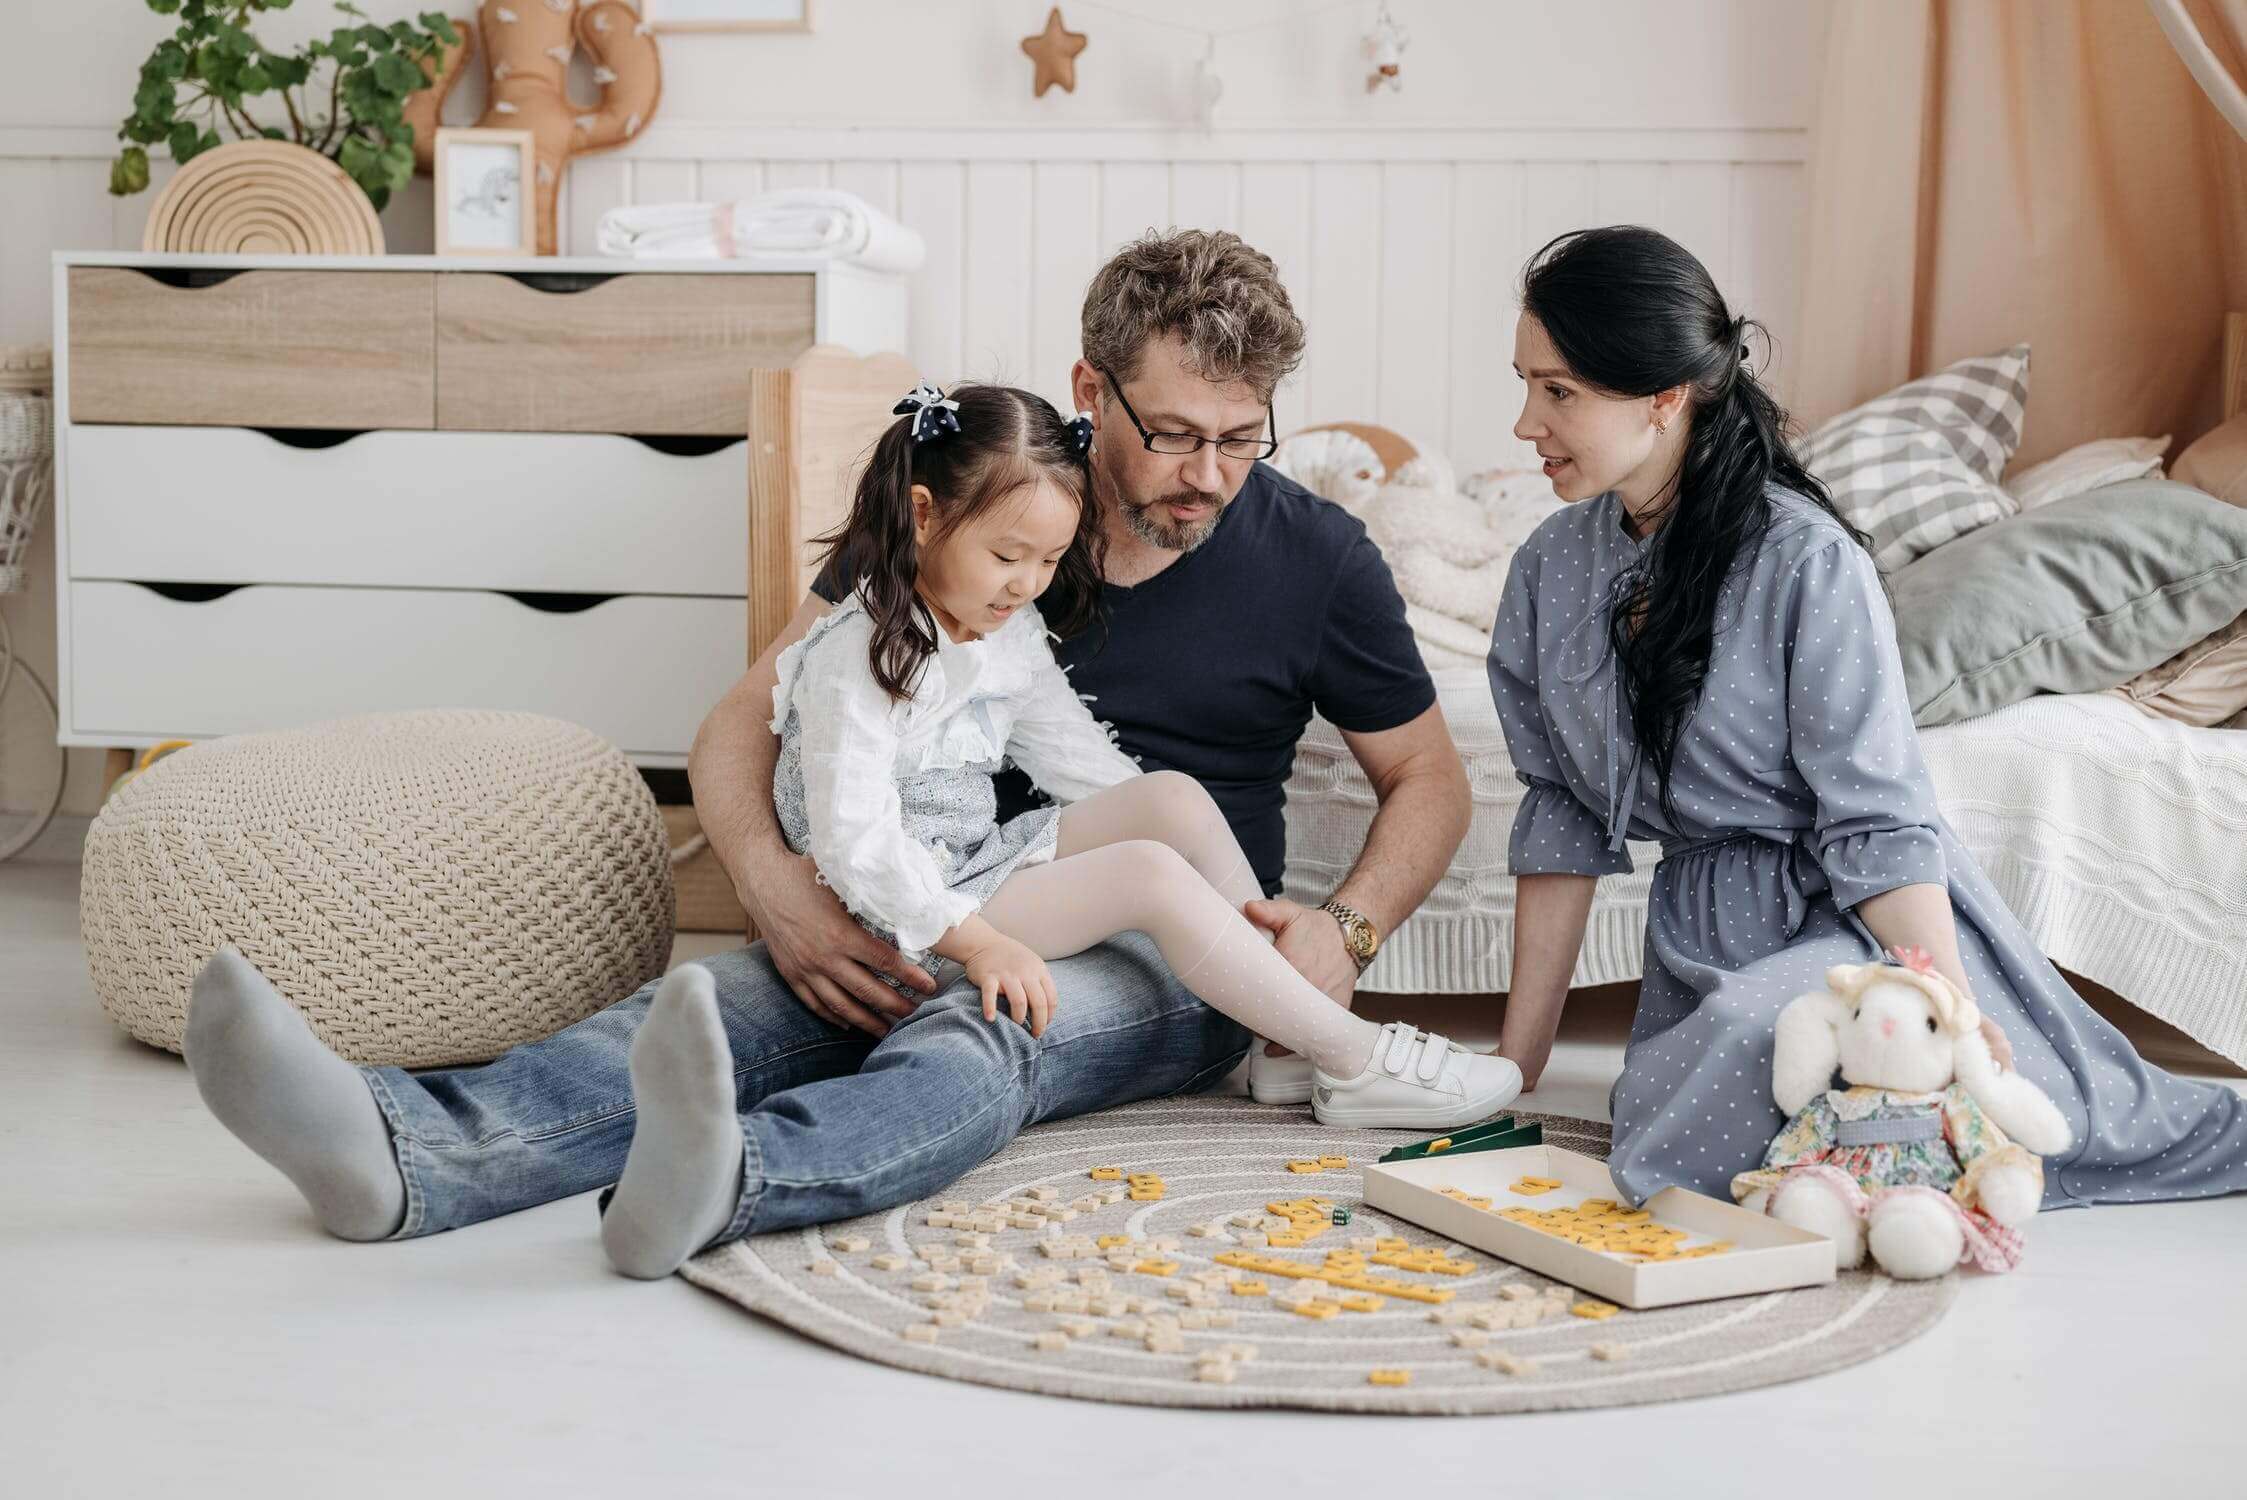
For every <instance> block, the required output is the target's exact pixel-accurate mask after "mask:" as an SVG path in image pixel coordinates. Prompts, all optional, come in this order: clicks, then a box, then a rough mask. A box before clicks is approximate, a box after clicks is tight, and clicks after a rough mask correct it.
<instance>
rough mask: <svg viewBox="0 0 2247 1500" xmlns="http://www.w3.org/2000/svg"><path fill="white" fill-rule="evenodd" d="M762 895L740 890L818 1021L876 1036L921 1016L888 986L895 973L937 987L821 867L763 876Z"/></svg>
mask: <svg viewBox="0 0 2247 1500" xmlns="http://www.w3.org/2000/svg"><path fill="white" fill-rule="evenodd" d="M760 873H761V875H762V877H763V878H762V879H761V880H760V881H759V887H760V888H759V889H758V890H756V891H755V892H751V891H747V890H744V889H741V888H740V887H738V886H737V887H735V891H734V894H735V895H736V896H738V897H739V898H740V900H741V905H742V909H743V910H744V911H746V912H748V914H749V919H750V920H751V921H752V922H754V923H756V924H757V930H758V931H759V932H760V933H761V934H763V936H764V940H765V949H766V951H767V952H769V953H770V954H771V955H772V964H773V967H774V968H776V969H778V970H779V971H780V977H781V978H782V979H783V980H785V981H786V982H787V985H788V988H789V989H791V990H793V991H795V994H796V998H797V999H798V1000H801V1001H802V1002H803V1003H804V1005H805V1006H806V1007H807V1008H809V1009H810V1010H811V1012H812V1013H813V1014H814V1015H818V1016H823V1017H825V1018H826V1019H827V1020H830V1021H833V1022H834V1023H835V1024H837V1025H838V1026H849V1027H854V1028H856V1029H857V1030H859V1031H863V1032H865V1033H867V1034H868V1035H870V1036H877V1037H880V1036H887V1035H889V1028H890V1023H891V1022H892V1021H901V1020H903V1019H904V1018H905V1017H907V1016H909V1015H911V1014H912V1013H913V1007H914V1005H915V1004H916V1002H915V1001H914V1000H912V999H911V998H910V997H908V996H906V995H904V994H901V993H899V992H898V991H896V990H894V989H892V988H890V987H889V986H888V985H886V984H884V983H882V981H881V980H880V979H879V978H878V977H877V976H878V975H882V974H887V975H889V976H891V977H892V978H895V979H898V980H900V981H902V982H903V983H905V984H908V985H911V986H912V987H913V988H914V989H917V990H919V991H920V992H921V993H922V994H924V995H933V994H935V993H936V981H935V980H933V979H931V978H930V977H929V976H928V975H927V974H926V973H924V972H923V971H922V970H921V969H920V968H918V967H917V966H915V965H913V964H909V963H907V962H906V961H905V956H904V955H903V954H901V953H899V952H898V951H897V950H896V949H895V948H892V947H891V946H890V945H889V944H887V943H885V942H883V941H881V940H880V939H879V938H877V937H875V936H874V935H873V934H872V933H870V932H868V931H867V930H866V929H865V928H863V927H861V926H859V925H858V923H857V922H856V921H855V920H853V919H852V917H851V914H850V913H849V912H848V911H847V910H845V909H844V907H843V903H842V902H841V901H840V900H839V899H837V897H836V895H835V893H834V892H833V891H831V890H829V889H828V888H827V887H826V886H824V885H821V884H820V883H819V876H818V869H817V867H816V866H815V865H813V864H812V862H811V860H810V859H809V858H807V857H803V856H798V857H796V858H794V859H791V860H788V861H787V862H785V863H783V864H774V865H771V866H768V867H766V868H765V869H764V870H762V871H761V872H760Z"/></svg>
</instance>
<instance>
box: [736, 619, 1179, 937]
mask: <svg viewBox="0 0 2247 1500" xmlns="http://www.w3.org/2000/svg"><path fill="white" fill-rule="evenodd" d="M872 641H873V622H872V620H871V619H869V618H868V616H867V614H866V609H865V605H864V602H863V601H862V600H861V599H860V597H859V596H858V595H856V594H853V595H851V597H850V598H848V599H846V600H844V601H843V602H842V603H841V604H838V605H836V606H835V608H834V609H833V610H831V611H829V612H828V613H827V614H826V615H824V616H822V617H821V618H820V619H819V620H817V621H816V622H814V623H813V625H812V627H811V629H810V630H808V631H806V632H805V634H804V638H803V639H802V640H800V641H798V642H796V644H794V645H793V646H790V647H789V648H788V649H787V650H786V651H784V652H782V653H781V655H780V660H779V663H778V670H779V674H780V677H779V681H778V682H777V683H776V684H774V686H773V690H772V710H773V717H772V729H773V732H774V733H775V734H781V733H783V732H784V728H785V725H786V724H787V720H788V713H789V710H790V709H791V708H793V709H794V710H795V712H796V715H797V718H798V731H799V733H800V735H801V740H800V743H799V752H800V755H801V759H802V763H803V773H804V800H805V812H806V815H807V820H808V821H809V823H810V826H811V848H810V850H809V853H810V854H811V857H812V861H813V863H815V864H816V865H818V867H819V872H820V874H821V875H823V876H824V877H825V878H826V880H827V883H828V884H829V885H830V886H832V887H834V888H835V891H836V893H837V894H838V895H840V896H841V897H842V899H843V902H844V904H845V905H846V906H848V907H849V908H850V909H851V911H853V912H854V913H857V914H858V915H860V916H862V917H868V918H871V919H873V920H874V921H876V922H878V923H879V924H880V925H882V926H883V927H886V928H888V929H889V930H890V931H891V932H894V933H896V934H897V939H898V944H899V946H900V947H903V948H908V949H915V950H925V949H927V948H930V947H932V946H933V945H934V944H935V942H936V941H937V939H939V938H941V937H942V936H943V935H944V934H945V933H946V932H948V931H949V930H951V929H952V928H953V927H956V926H958V925H959V924H960V923H961V922H963V921H965V920H966V919H967V918H968V917H969V916H971V915H973V914H974V912H975V910H976V905H977V903H976V902H975V900H974V899H973V898H972V897H969V896H967V895H964V894H961V893H958V892H955V891H953V890H951V889H950V888H949V886H948V885H947V883H946V880H945V871H944V868H943V866H941V865H940V864H939V863H938V862H937V860H936V858H935V856H934V855H932V854H931V853H930V852H929V850H928V849H927V848H926V847H925V846H924V845H922V844H921V842H920V841H919V840H917V839H915V838H914V837H913V836H912V834H911V833H910V832H908V831H907V829H906V826H905V819H904V808H903V805H902V803H901V802H900V800H899V797H898V784H899V783H900V782H901V781H904V780H905V779H907V778H909V777H914V776H919V775H922V774H925V773H927V772H931V771H943V770H954V769H960V768H964V767H970V766H986V765H990V764H992V763H994V762H997V761H1000V760H1002V759H1011V760H1012V761H1013V763H1014V764H1015V765H1016V766H1018V767H1020V768H1021V769H1022V771H1023V772H1024V773H1025V774H1027V775H1028V776H1029V778H1030V779H1031V780H1032V781H1033V782H1035V783H1036V784H1037V785H1038V787H1039V789H1040V790H1042V791H1044V792H1045V793H1046V794H1047V795H1049V796H1051V797H1053V798H1054V799H1055V800H1056V801H1059V802H1064V803H1066V802H1075V801H1078V800H1080V799H1082V798H1085V797H1089V796H1091V795H1092V794H1093V793H1094V792H1097V791H1101V790H1103V789H1105V788H1107V787H1111V786H1114V785H1115V784H1116V783H1117V782H1120V781H1125V780H1128V779H1129V778H1131V777H1133V776H1137V775H1138V774H1139V767H1138V765H1137V764H1136V763H1134V762H1133V760H1132V759H1131V757H1129V756H1127V755H1125V754H1124V753H1123V752H1122V751H1121V750H1119V749H1117V748H1116V746H1115V744H1114V742H1113V741H1112V740H1111V739H1110V738H1109V733H1108V731H1107V730H1106V729H1104V728H1102V726H1101V725H1100V724H1098V723H1096V722H1095V721H1094V719H1093V717H1092V713H1091V711H1090V710H1089V709H1088V708H1086V707H1085V704H1084V701H1083V700H1081V699H1079V698H1078V696H1077V695H1076V693H1075V692H1074V691H1073V690H1072V689H1071V688H1070V686H1069V679H1068V676H1067V674H1066V673H1064V672H1063V671H1062V668H1061V665H1060V663H1058V662H1056V661H1055V660H1054V658H1053V648H1052V646H1051V645H1050V644H1049V643H1048V637H1047V634H1046V628H1045V621H1044V620H1043V619H1042V618H1040V616H1039V614H1038V611H1037V608H1036V606H1034V605H1024V606H1023V607H1022V608H1021V609H1020V610H1018V611H1016V613H1015V614H1014V616H1013V617H1012V618H1010V619H1009V620H1008V621H1007V622H1006V624H1004V625H1002V626H1000V627H999V628H998V629H997V630H995V631H993V632H992V633H991V634H989V635H987V636H984V637H983V638H981V639H979V640H972V641H954V640H951V639H950V638H949V637H947V636H946V635H945V633H944V632H943V631H941V630H939V631H938V632H937V649H936V654H935V655H934V656H932V657H930V658H929V659H928V660H927V661H926V662H925V663H923V665H922V669H921V675H920V678H919V680H918V681H917V682H916V683H915V684H914V688H913V693H912V696H911V697H910V698H909V699H907V700H905V701H903V702H898V701H893V700H892V699H891V698H890V696H889V695H888V694H887V693H886V692H884V691H883V690H882V688H881V685H880V684H879V683H877V682H876V681H875V680H874V672H873V667H872V664H871V662H870V660H869V647H870V646H871V644H872ZM815 647H817V648H819V649H818V651H817V655H816V656H812V655H811V653H812V652H813V649H814V648H815ZM807 658H808V659H809V660H810V670H808V671H807V670H805V663H806V660H807Z"/></svg>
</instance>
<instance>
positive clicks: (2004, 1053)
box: [1982, 1016, 2013, 1072]
mask: <svg viewBox="0 0 2247 1500" xmlns="http://www.w3.org/2000/svg"><path fill="white" fill-rule="evenodd" d="M1982 1040H1983V1041H1985V1042H1988V1043H1989V1044H1990V1061H1991V1062H1994V1063H1996V1064H1997V1065H1998V1066H1999V1067H2000V1068H2002V1069H2005V1070H2006V1071H2008V1072H2010V1071H2012V1067H2013V1044H2012V1043H2011V1042H2009V1041H2007V1040H2006V1039H2005V1032H2004V1031H2003V1029H2001V1028H2000V1027H1999V1026H1998V1024H1997V1023H1996V1022H1995V1021H1993V1020H1991V1019H1990V1018H1989V1017H1988V1016H1984V1017H1982Z"/></svg>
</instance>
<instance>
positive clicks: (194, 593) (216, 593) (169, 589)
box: [132, 578, 249, 604]
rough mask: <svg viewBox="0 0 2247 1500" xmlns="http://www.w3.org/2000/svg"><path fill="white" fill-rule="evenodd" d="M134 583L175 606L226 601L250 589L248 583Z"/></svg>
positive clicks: (135, 585) (136, 581)
mask: <svg viewBox="0 0 2247 1500" xmlns="http://www.w3.org/2000/svg"><path fill="white" fill-rule="evenodd" d="M132 583H133V585H134V587H136V588H144V589H146V590H148V591H149V592H150V593H152V594H161V595H162V596H163V597H165V598H166V599H169V600H171V601H172V602H173V603H175V604H208V603H210V602H211V601H212V600H213V599H224V598H225V597H226V596H227V595H228V594H231V593H233V592H234V591H235V590H237V589H246V588H248V587H249V585H248V584H246V583H148V582H145V581H143V580H141V579H138V578H135V579H133V580H132Z"/></svg>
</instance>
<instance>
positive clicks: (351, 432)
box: [244, 427, 366, 448]
mask: <svg viewBox="0 0 2247 1500" xmlns="http://www.w3.org/2000/svg"><path fill="white" fill-rule="evenodd" d="M244 430H245V431H248V432H254V433H257V434H258V435H259V436H261V437H269V438H271V439H272V440H273V441H274V442H276V443H279V444H281V445H282V446H283V447H288V448H340V447H342V446H343V445H344V444H345V443H348V442H350V441H351V440H352V439H353V438H355V437H365V436H366V433H365V431H364V430H363V429H361V428H357V427H250V428H245V429H244Z"/></svg>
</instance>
